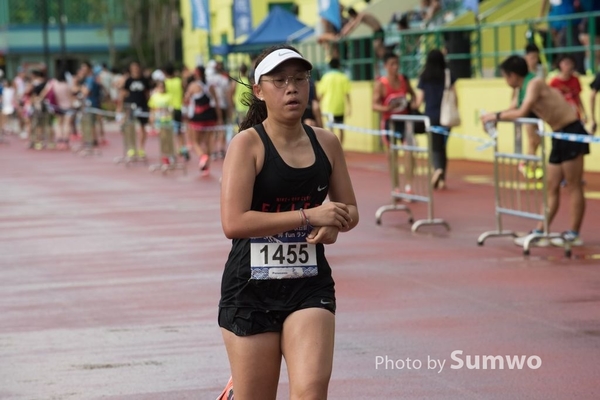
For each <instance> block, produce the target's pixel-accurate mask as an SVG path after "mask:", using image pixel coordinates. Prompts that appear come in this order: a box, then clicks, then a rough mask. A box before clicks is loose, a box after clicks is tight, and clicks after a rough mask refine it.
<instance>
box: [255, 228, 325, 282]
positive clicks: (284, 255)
mask: <svg viewBox="0 0 600 400" xmlns="http://www.w3.org/2000/svg"><path fill="white" fill-rule="evenodd" d="M308 232H309V231H308V228H307V227H300V228H297V229H295V230H292V231H287V232H284V233H280V234H278V235H276V236H267V237H261V238H252V239H250V279H258V280H265V279H297V278H308V277H311V276H317V274H318V268H317V250H316V246H315V245H314V244H310V243H306V236H307V235H308Z"/></svg>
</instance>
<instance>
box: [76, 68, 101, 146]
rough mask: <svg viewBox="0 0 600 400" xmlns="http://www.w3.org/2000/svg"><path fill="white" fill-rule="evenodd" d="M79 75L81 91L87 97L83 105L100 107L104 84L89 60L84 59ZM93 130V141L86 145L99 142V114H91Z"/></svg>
mask: <svg viewBox="0 0 600 400" xmlns="http://www.w3.org/2000/svg"><path fill="white" fill-rule="evenodd" d="M79 75H80V77H81V86H80V89H79V90H80V92H81V95H82V96H83V98H84V99H85V103H87V104H83V107H86V106H89V107H91V108H96V109H100V107H101V105H102V86H101V85H100V83H99V82H98V79H97V77H96V75H94V71H93V69H92V64H90V62H89V61H84V62H83V63H81V66H80V67H79ZM90 118H91V123H90V125H91V128H90V129H91V130H92V138H93V139H92V143H86V145H93V146H97V145H98V143H99V140H98V139H99V137H98V136H99V135H98V130H97V127H96V119H97V118H98V116H97V115H96V114H93V113H92V114H91V115H90Z"/></svg>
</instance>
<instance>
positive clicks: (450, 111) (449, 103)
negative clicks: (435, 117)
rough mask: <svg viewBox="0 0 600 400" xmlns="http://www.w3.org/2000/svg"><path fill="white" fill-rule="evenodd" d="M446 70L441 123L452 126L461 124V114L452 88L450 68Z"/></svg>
mask: <svg viewBox="0 0 600 400" xmlns="http://www.w3.org/2000/svg"><path fill="white" fill-rule="evenodd" d="M444 72H445V75H446V79H445V82H444V94H443V96H442V108H441V110H440V125H442V126H447V127H449V128H451V127H454V126H458V125H460V114H459V113H458V107H457V101H456V93H455V92H454V90H451V89H450V86H451V85H450V70H449V69H446V70H445V71H444Z"/></svg>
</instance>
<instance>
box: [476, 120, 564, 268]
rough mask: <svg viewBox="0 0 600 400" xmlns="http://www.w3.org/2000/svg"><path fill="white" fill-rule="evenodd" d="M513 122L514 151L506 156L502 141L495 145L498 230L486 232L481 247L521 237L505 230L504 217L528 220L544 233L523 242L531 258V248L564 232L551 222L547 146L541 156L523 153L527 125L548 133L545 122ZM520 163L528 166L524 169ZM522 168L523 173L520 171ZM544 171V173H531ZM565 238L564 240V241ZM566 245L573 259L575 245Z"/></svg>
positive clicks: (526, 253)
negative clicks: (556, 230)
mask: <svg viewBox="0 0 600 400" xmlns="http://www.w3.org/2000/svg"><path fill="white" fill-rule="evenodd" d="M500 122H502V123H504V122H510V123H513V124H514V132H515V135H514V150H513V152H512V153H504V152H500V151H499V150H498V142H497V141H496V143H495V145H494V192H495V210H496V230H493V231H487V232H484V233H482V234H481V235H480V236H479V238H478V239H477V244H478V245H479V246H483V244H484V242H485V240H486V239H488V238H490V237H507V236H508V237H513V238H514V237H517V234H516V233H515V232H514V231H512V230H505V229H504V227H503V224H502V216H503V215H510V216H513V217H520V218H527V219H532V220H535V221H541V222H542V224H543V227H544V228H543V232H541V233H538V232H532V233H530V234H529V235H528V236H527V237H526V238H525V241H524V243H523V254H524V255H529V252H530V247H531V245H532V244H533V243H535V242H536V241H539V240H541V239H546V240H549V239H551V238H560V237H563V236H562V234H560V233H550V232H549V221H548V191H547V187H548V185H547V173H546V172H547V171H546V146H545V143H544V140H541V142H540V155H539V156H537V155H535V156H532V155H526V154H523V145H522V143H523V133H522V131H523V130H522V127H523V125H528V124H529V125H535V126H537V129H538V133H539V134H540V135H541V136H543V134H544V129H545V128H544V121H542V120H541V119H537V118H519V119H517V120H515V121H500ZM519 163H522V164H523V165H524V166H525V167H524V168H520V167H519ZM519 169H521V171H520V170H519ZM538 169H539V170H540V171H541V174H537V175H536V174H535V172H534V173H530V172H529V171H532V170H533V171H535V170H538ZM563 239H564V238H563ZM563 241H564V243H565V256H567V257H570V256H571V245H570V243H569V241H568V240H563Z"/></svg>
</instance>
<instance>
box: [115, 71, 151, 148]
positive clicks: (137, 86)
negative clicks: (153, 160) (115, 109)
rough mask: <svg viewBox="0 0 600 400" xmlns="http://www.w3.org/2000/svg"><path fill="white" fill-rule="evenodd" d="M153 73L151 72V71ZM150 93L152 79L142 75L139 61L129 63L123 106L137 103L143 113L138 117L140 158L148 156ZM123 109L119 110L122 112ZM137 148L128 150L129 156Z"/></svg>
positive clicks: (123, 93) (138, 110) (122, 92)
mask: <svg viewBox="0 0 600 400" xmlns="http://www.w3.org/2000/svg"><path fill="white" fill-rule="evenodd" d="M150 73H151V72H150ZM149 95H150V81H149V80H148V78H146V77H145V76H144V75H142V68H141V67H140V64H139V63H138V62H137V61H133V62H132V63H130V64H129V77H128V78H127V79H126V80H125V82H124V83H123V86H122V87H121V99H122V100H121V102H120V103H121V104H122V107H131V106H132V105H135V110H136V111H137V112H140V113H143V115H140V116H138V117H137V120H138V121H139V123H140V145H139V147H138V153H137V156H138V157H140V158H145V157H146V150H145V149H146V139H147V138H148V132H147V130H146V125H147V124H148V112H149V109H148V97H149ZM120 111H121V110H119V112H120ZM135 156H136V154H135V150H134V149H129V150H127V157H135Z"/></svg>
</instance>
